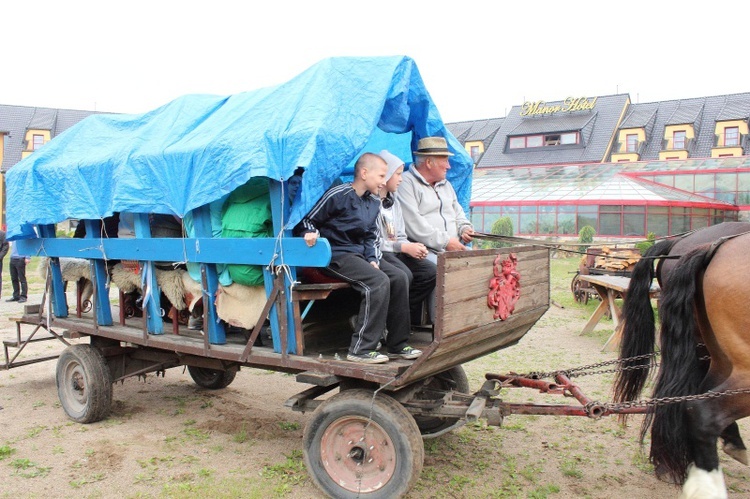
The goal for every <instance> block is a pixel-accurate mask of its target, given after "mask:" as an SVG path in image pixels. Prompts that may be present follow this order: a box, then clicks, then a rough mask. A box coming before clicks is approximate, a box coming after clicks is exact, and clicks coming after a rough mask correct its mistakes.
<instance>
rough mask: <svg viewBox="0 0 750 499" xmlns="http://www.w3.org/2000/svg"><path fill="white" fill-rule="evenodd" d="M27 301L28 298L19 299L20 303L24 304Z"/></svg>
mask: <svg viewBox="0 0 750 499" xmlns="http://www.w3.org/2000/svg"><path fill="white" fill-rule="evenodd" d="M25 301H26V298H19V299H18V303H23V302H25Z"/></svg>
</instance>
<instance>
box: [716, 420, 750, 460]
mask: <svg viewBox="0 0 750 499" xmlns="http://www.w3.org/2000/svg"><path fill="white" fill-rule="evenodd" d="M721 449H722V450H723V451H724V452H725V453H726V454H727V455H729V456H731V457H732V458H733V459H735V460H737V461H739V462H741V463H742V464H744V465H747V464H748V462H747V448H746V447H745V442H743V441H742V437H741V436H740V428H739V426H737V422H733V423H732V424H730V425H729V426H727V427H726V428H724V431H723V432H722V433H721Z"/></svg>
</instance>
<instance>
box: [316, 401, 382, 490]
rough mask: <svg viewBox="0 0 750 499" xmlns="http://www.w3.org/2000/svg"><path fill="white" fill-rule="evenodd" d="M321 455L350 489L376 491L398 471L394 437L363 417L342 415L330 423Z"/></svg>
mask: <svg viewBox="0 0 750 499" xmlns="http://www.w3.org/2000/svg"><path fill="white" fill-rule="evenodd" d="M368 423H369V424H368ZM320 457H321V461H322V463H323V468H325V470H326V472H327V473H328V475H329V476H330V477H331V479H332V480H333V481H334V482H335V483H337V484H338V485H339V486H340V487H342V488H344V489H346V490H348V491H350V492H358V493H370V492H374V491H376V490H378V489H380V488H382V487H383V486H385V485H386V484H387V483H388V481H389V480H390V479H391V477H393V475H394V473H395V471H396V449H395V448H394V445H393V440H392V439H391V437H390V436H388V433H387V432H386V431H385V430H384V429H383V428H382V427H381V426H380V425H379V424H377V423H376V422H374V421H371V420H369V421H368V419H367V418H364V417H360V416H346V417H341V418H339V419H337V420H336V421H334V422H333V423H332V424H331V425H329V426H328V428H327V429H326V431H325V432H324V433H323V435H322V436H321V438H320Z"/></svg>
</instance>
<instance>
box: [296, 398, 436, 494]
mask: <svg viewBox="0 0 750 499" xmlns="http://www.w3.org/2000/svg"><path fill="white" fill-rule="evenodd" d="M304 455H305V464H306V465H307V469H308V472H309V473H310V475H311V476H312V478H313V480H314V481H315V483H316V484H317V485H318V486H319V487H320V488H321V489H322V490H323V491H324V492H325V493H326V494H328V495H329V496H331V497H337V498H350V497H351V498H354V497H366V498H391V497H401V496H402V495H404V494H405V493H406V492H408V491H409V489H411V487H412V486H413V485H414V483H415V482H416V481H417V478H419V474H420V473H421V472H422V465H423V463H424V445H423V444H422V438H421V436H420V434H419V428H418V427H417V424H416V422H415V421H414V418H413V417H412V416H411V414H409V412H408V411H407V410H406V409H405V408H404V407H403V406H402V405H401V404H399V403H398V402H396V401H395V400H394V399H393V398H391V397H389V396H388V395H381V394H378V395H377V396H376V397H375V398H374V399H373V392H372V391H369V390H361V389H355V390H346V391H344V392H341V393H338V394H336V395H334V396H333V397H331V398H330V399H328V400H326V401H325V402H324V403H323V404H321V405H320V406H319V407H318V408H317V409H316V410H315V412H314V413H313V415H312V419H311V420H310V422H309V423H308V424H307V426H306V427H305V432H304Z"/></svg>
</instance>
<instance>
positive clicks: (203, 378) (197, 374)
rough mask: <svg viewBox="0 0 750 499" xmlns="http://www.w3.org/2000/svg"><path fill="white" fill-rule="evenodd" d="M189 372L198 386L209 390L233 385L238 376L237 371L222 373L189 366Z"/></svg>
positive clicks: (216, 370)
mask: <svg viewBox="0 0 750 499" xmlns="http://www.w3.org/2000/svg"><path fill="white" fill-rule="evenodd" d="M188 372H189V373H190V377H191V378H193V381H195V384H196V385H198V386H200V387H201V388H208V389H209V390H220V389H222V388H226V387H228V386H229V385H231V384H232V381H234V377H235V376H237V371H236V370H234V369H231V370H228V371H220V370H218V369H208V368H205V367H195V366H188Z"/></svg>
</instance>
